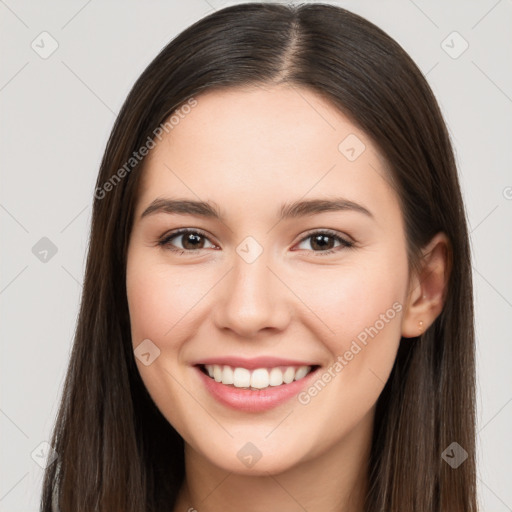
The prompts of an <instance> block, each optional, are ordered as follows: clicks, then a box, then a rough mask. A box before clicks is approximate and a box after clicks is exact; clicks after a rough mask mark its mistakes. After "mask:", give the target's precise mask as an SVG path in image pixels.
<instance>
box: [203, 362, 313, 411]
mask: <svg viewBox="0 0 512 512" xmlns="http://www.w3.org/2000/svg"><path fill="white" fill-rule="evenodd" d="M318 369H319V368H317V369H316V370H314V371H312V372H310V373H308V374H307V375H306V376H305V377H304V378H302V379H300V380H294V381H293V382H291V383H290V384H281V385H280V386H269V387H268V388H265V389H260V390H251V389H243V388H235V387H233V386H226V385H225V384H222V383H221V382H217V381H216V380H214V379H212V378H211V377H208V376H207V375H206V374H205V373H203V371H202V370H201V368H199V367H198V366H196V367H195V370H196V371H197V372H198V373H199V376H200V378H201V379H202V381H203V382H204V385H205V386H206V389H207V390H208V391H209V392H210V393H211V394H212V395H213V397H214V398H216V399H217V400H218V401H219V402H220V403H221V404H223V405H226V406H228V407H231V408H233V409H237V410H239V411H246V412H261V411H267V410H269V409H272V408H274V407H277V406H278V405H280V404H282V403H284V402H286V401H287V400H290V399H291V398H292V397H294V396H296V395H298V394H299V393H300V391H301V390H302V389H303V388H304V387H306V386H307V385H308V384H309V382H310V381H311V379H312V378H313V377H314V376H315V375H316V373H317V371H318Z"/></svg>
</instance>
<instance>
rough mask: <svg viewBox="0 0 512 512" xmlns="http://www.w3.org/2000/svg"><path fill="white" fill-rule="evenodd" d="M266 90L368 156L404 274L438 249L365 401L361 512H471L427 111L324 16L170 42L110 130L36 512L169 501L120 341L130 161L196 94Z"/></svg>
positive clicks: (171, 465)
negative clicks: (401, 229)
mask: <svg viewBox="0 0 512 512" xmlns="http://www.w3.org/2000/svg"><path fill="white" fill-rule="evenodd" d="M276 83H288V84H292V85H297V86H302V87H308V88H309V89H310V90H312V91H314V92H316V93H318V94H320V95H322V96H323V97H324V98H327V99H328V100H330V101H331V103H332V104H333V105H334V106H335V107H337V108H339V109H340V111H341V112H343V113H344V114H345V115H346V116H348V117H349V119H351V121H352V122H353V123H354V124H356V125H357V126H359V127H360V128H361V129H362V130H363V131H364V132H365V133H366V134H367V135H368V136H369V137H370V138H371V140H372V141H373V142H374V144H375V145H376V147H377V148H378V149H379V151H380V153H381V154H382V156H383V157H384V159H385V160H386V162H387V164H388V165H389V169H390V172H391V179H392V181H393V184H394V186H395V189H396V191H397V193H398V197H399V201H400V205H401V209H402V213H403V217H404V221H405V230H406V237H407V249H408V256H409V265H410V267H411V268H412V267H416V265H417V264H418V263H419V261H420V260H419V254H420V249H421V248H422V247H424V246H425V245H426V244H427V242H428V241H429V240H430V239H431V238H432V237H433V235H434V234H436V233H437V232H439V231H443V232H444V233H446V234H447V236H448V238H449V239H450V242H451V251H452V253H451V258H452V262H453V265H452V271H451V274H450V279H449V282H448V293H447V295H446V299H445V306H444V308H443V310H442V312H441V314H440V315H439V316H438V317H437V319H436V320H435V322H434V323H433V324H432V325H431V327H430V328H429V329H428V330H427V331H426V332H425V333H424V334H423V335H421V336H419V337H418V338H414V339H408V340H401V344H400V348H399V351H398V354H397V358H396V361H395V364H394V367H393V370H392V372H391V375H390V377H389V380H388V382H387V383H386V385H385V388H384V390H383V391H382V394H381V396H380V397H379V399H378V402H377V411H376V416H375V425H374V435H373V440H372V446H371V456H370V471H369V474H368V478H369V484H370V486H369V491H368V495H367V499H366V507H365V509H366V511H367V512H384V511H385V512H405V511H407V512H412V511H420V512H440V511H443V512H462V511H464V512H470V511H471V512H474V511H476V510H477V499H476V461H475V361H474V324H473V294H472V279H471V262H470V250H469V243H468V232H467V224H466V215H465V210H464V205H463V202H462V198H461V191H460V186H459V180H458V176H457V168H456V163H455V160H454V155H453V151H452V147H451V142H450V139H449V135H448V133H447V129H446V126H445V124H444V121H443V118H442V115H441V112H440V109H439V107H438V104H437V102H436V99H435V97H434V95H433V93H432V91H431V89H430V87H429V86H428V84H427V82H426V80H425V78H424V77H423V75H422V74H421V72H420V71H419V70H418V68H417V66H416V65H415V64H414V62H413V61H412V60H411V58H410V57H409V56H408V55H407V53H406V52H405V51H404V50H403V49H402V48H401V46H399V44H397V43H396V42H395V41H394V40H393V39H392V38H390V37H389V36H388V35H387V34H386V33H385V32H383V31H382V30H381V29H379V28H378V27H376V26H375V25H373V24H372V23H370V22H368V21H367V20H365V19H363V18H361V17H360V16H357V15H355V14H353V13H351V12H349V11H347V10H345V9H342V8H340V7H336V6H333V5H327V4H318V3H315V4H303V5H282V4H271V3H265V4H258V3H250V4H241V5H235V6H232V7H228V8H225V9H222V10H220V11H217V12H215V13H213V14H211V15H209V16H206V17H204V18H203V19H201V20H199V21H198V22H196V23H194V24H193V25H192V26H190V27H189V28H188V29H186V30H185V31H183V32H182V33H181V34H179V35H178V36H177V37H176V38H175V39H174V40H172V41H171V42H170V43H169V44H168V45H167V46H166V47H165V48H164V49H163V50H162V51H161V52H160V54H159V55H158V56H157V57H156V58H155V59H154V60H153V61H152V62H151V64H150V65H149V66H148V67H147V68H146V70H145V71H144V72H143V73H142V75H141V76H140V78H139V79H138V80H137V82H136V83H135V85H134V86H133V88H132V90H131V92H130V93H129V95H128V97H127V99H126V101H125V103H124V105H123V107H122V109H121V112H120V113H119V116H118V117H117V120H116V122H115V125H114V127H113V130H112V133H111V135H110V138H109V140H108V143H107V147H106V150H105V153H104V156H103V160H102V162H101V167H100V171H99V175H98V179H97V184H96V186H97V189H96V193H95V198H94V205H93V217H92V227H91V234H90V243H89V250H88V255H87V265H86V271H85V280H84V287H83V295H82V301H81V304H80V312H79V316H78V321H77V326H76V333H75V338H74V344H73V349H72V354H71V357H70V362H69V368H68V372H67V375H66V380H65V384H64V390H63V395H62V402H61V404H60V409H59V413H58V417H57V419H56V423H55V427H54V431H53V435H52V439H51V445H52V446H53V448H54V449H55V450H56V451H57V453H58V459H57V463H56V464H55V463H54V464H51V465H50V466H49V467H48V468H47V470H46V473H45V478H44V483H43V494H42V500H41V511H42V512H50V510H51V505H52V495H53V497H54V500H55V502H57V501H58V503H59V506H60V510H61V512H82V511H83V512H85V511H86V512H91V511H105V512H107V511H108V512H114V511H115V512H118V511H122V512H136V511H137V512H142V511H144V512H151V511H155V512H156V511H162V510H170V509H171V507H172V506H173V504H174V503H175V500H176V496H177V492H178V490H179V488H180V486H181V483H182V481H183V478H184V457H183V440H182V438H181V436H179V434H178V433H177V432H176V431H175V430H174V428H173V427H172V426H171V425H170V424H169V423H168V421H167V420H166V419H165V418H164V417H163V415H162V414H161V413H160V411H159V410H158V409H157V407H156V406H155V404H154V403H153V401H152V400H151V397H150V396H149V394H148V392H147V391H146V389H145V386H144V384H143V382H142V380H141V378H140V376H139V373H138V370H137V366H136V364H135V361H134V354H133V348H132V342H131V331H130V319H129V314H128V305H127V297H126V283H125V280H126V273H125V271H126V254H127V246H128V240H129V237H130V232H131V227H132V221H133V212H134V207H135V203H136V199H137V189H138V183H139V180H140V177H141V174H142V170H143V168H144V159H142V160H141V163H140V164H137V163H134V162H132V161H131V160H130V159H131V158H132V157H133V154H134V153H135V152H137V151H138V150H139V148H141V147H142V146H144V145H145V144H149V142H148V141H151V140H154V139H155V138H156V137H155V135H156V134H157V133H158V132H157V131H155V129H157V128H158V127H159V126H160V125H161V124H162V123H164V122H166V120H167V119H168V118H169V116H170V115H171V114H172V113H173V112H174V111H175V110H176V109H178V108H179V107H180V106H182V105H184V104H186V103H187V101H189V100H190V99H191V98H196V99H199V101H200V94H201V92H202V91H205V90H211V89H215V88H216V89H220V88H225V87H236V86H246V85H259V84H276ZM127 162H131V163H130V165H129V166H127V165H126V164H127ZM120 169H124V170H125V172H121V171H120ZM107 183H110V185H109V186H107ZM453 442H456V443H458V445H460V447H462V448H463V449H464V450H465V452H467V459H466V460H465V461H464V462H462V463H461V464H460V465H459V466H458V467H457V468H454V467H452V465H451V464H448V463H447V462H445V459H444V458H443V457H442V454H443V452H444V451H445V450H446V449H447V448H448V447H449V446H450V445H451V444H452V443H453Z"/></svg>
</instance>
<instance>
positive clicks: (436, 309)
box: [402, 232, 452, 338]
mask: <svg viewBox="0 0 512 512" xmlns="http://www.w3.org/2000/svg"><path fill="white" fill-rule="evenodd" d="M422 253H423V257H422V261H421V262H420V267H421V269H420V270H419V271H418V272H416V271H415V272H414V273H413V275H412V276H411V277H410V279H409V291H408V294H407V299H406V304H405V312H404V314H403V316H402V336H403V337H404V338H413V337H416V336H420V335H421V334H422V333H424V332H425V331H426V330H427V329H428V328H429V327H430V325H432V324H433V323H434V320H435V319H436V318H437V317H438V315H439V314H440V313H441V311H442V309H443V306H444V301H445V297H446V294H447V292H448V288H447V284H448V279H449V277H450V272H451V266H452V256H451V254H452V249H451V244H450V240H449V239H448V237H447V236H446V234H445V233H443V232H439V233H437V234H436V235H435V236H434V237H433V238H432V240H431V241H430V242H429V243H428V245H427V246H426V247H425V248H424V249H423V250H422Z"/></svg>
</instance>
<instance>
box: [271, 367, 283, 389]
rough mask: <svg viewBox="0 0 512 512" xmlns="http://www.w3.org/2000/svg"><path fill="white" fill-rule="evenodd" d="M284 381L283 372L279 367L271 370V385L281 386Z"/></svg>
mask: <svg viewBox="0 0 512 512" xmlns="http://www.w3.org/2000/svg"><path fill="white" fill-rule="evenodd" d="M282 383H283V372H282V371H281V370H280V369H279V368H272V370H270V385H271V386H280V385H281V384H282Z"/></svg>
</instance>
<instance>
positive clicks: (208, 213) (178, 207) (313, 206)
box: [140, 197, 374, 222]
mask: <svg viewBox="0 0 512 512" xmlns="http://www.w3.org/2000/svg"><path fill="white" fill-rule="evenodd" d="M350 210H351V211H355V212H359V213H362V214H364V215H367V216H368V217H370V218H372V219H374V216H373V214H372V213H371V212H370V211H369V210H368V209H367V208H365V207H364V206H362V205H360V204H358V203H355V202H354V201H349V200H348V199H344V198H341V197H336V198H332V199H308V200H306V201H300V200H299V201H294V202H292V203H284V204H283V205H281V209H280V211H279V212H280V213H279V220H285V219H290V218H296V217H307V216H311V215H316V214H319V213H324V212H334V211H350ZM156 213H168V214H178V215H198V216H200V217H207V218H212V219H218V220H220V221H222V222H224V219H223V216H222V214H221V213H220V210H219V208H218V207H217V206H216V205H215V204H212V203H207V202H204V201H192V200H189V199H168V198H157V199H155V200H154V201H152V202H151V204H150V205H149V206H148V207H147V208H146V209H145V210H144V212H143V213H142V214H141V216H140V218H141V219H143V218H144V217H146V216H148V215H153V214H156Z"/></svg>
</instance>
